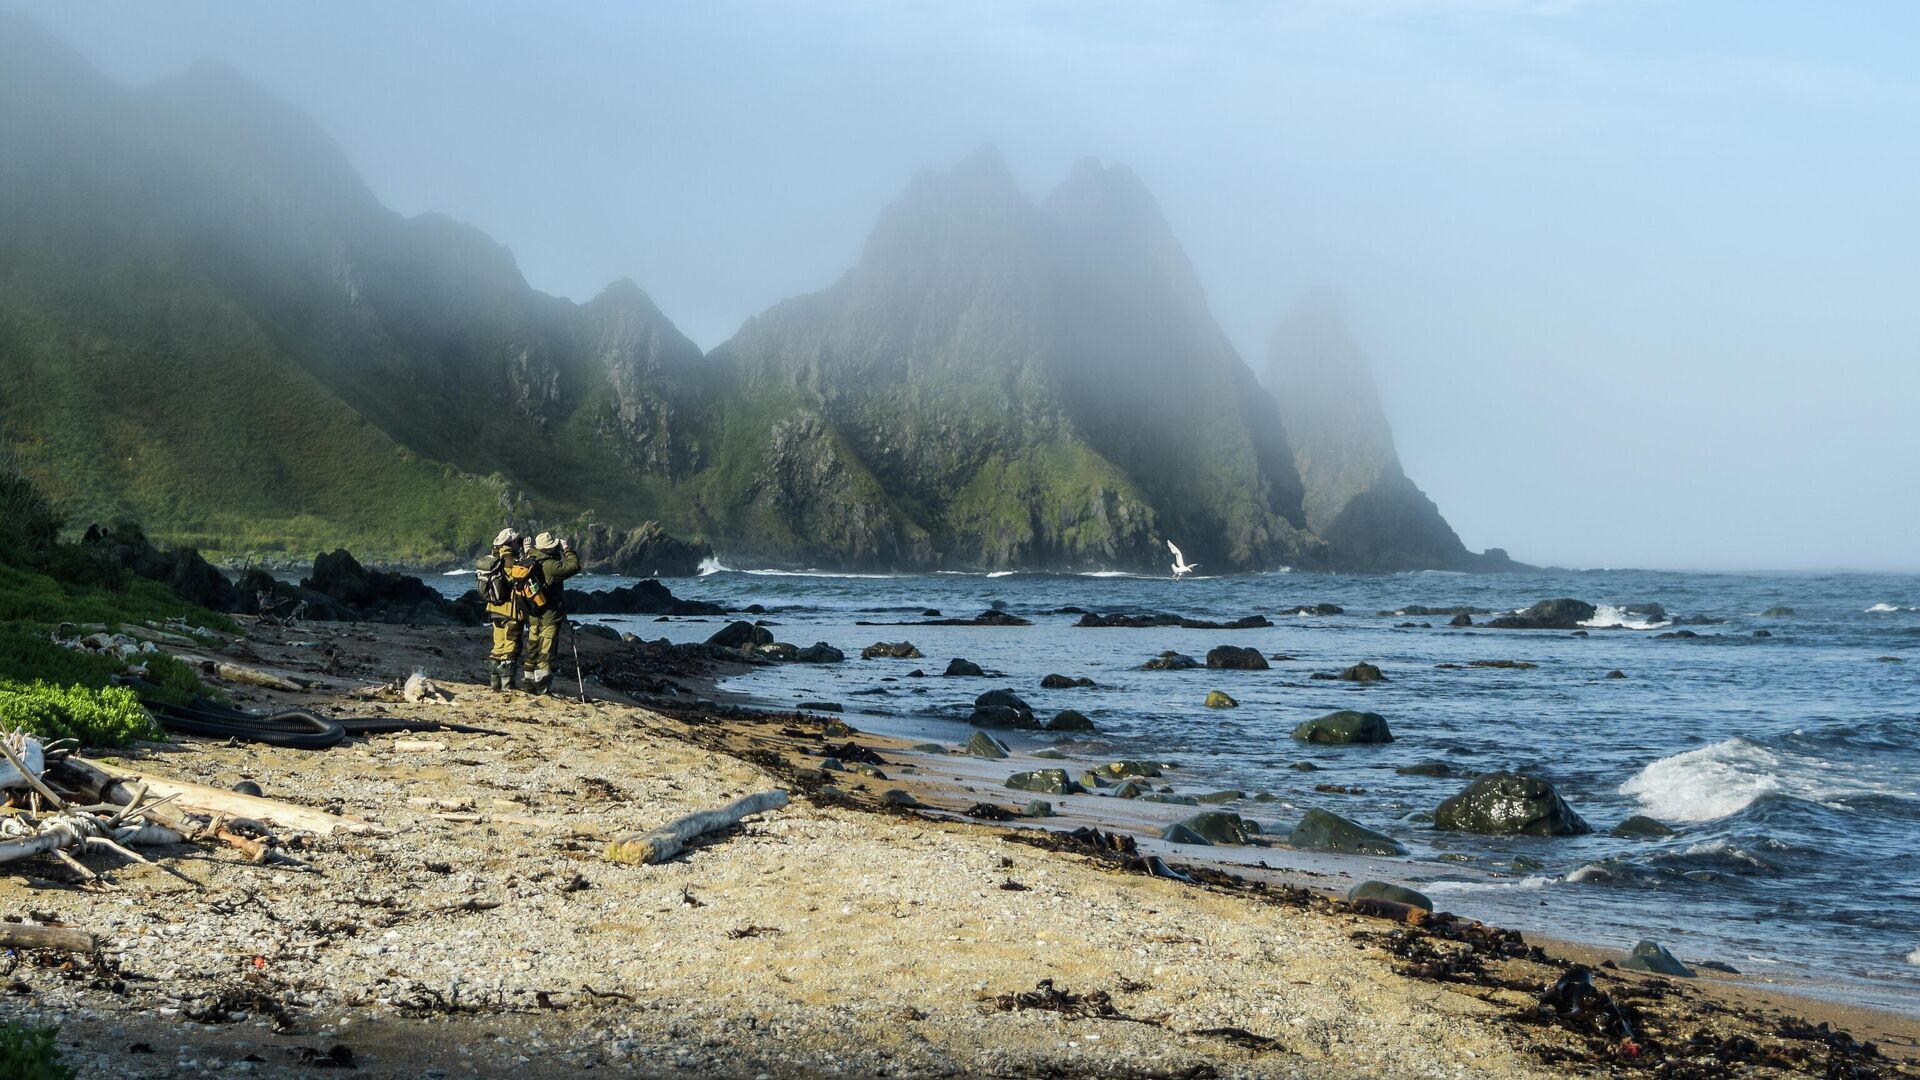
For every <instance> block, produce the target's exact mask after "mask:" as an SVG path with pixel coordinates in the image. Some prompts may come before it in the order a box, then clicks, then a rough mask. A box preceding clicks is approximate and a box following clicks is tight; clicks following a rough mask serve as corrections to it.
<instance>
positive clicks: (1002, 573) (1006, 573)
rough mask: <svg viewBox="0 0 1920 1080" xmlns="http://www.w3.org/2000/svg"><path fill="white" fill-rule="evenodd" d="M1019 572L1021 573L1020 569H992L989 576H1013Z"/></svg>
mask: <svg viewBox="0 0 1920 1080" xmlns="http://www.w3.org/2000/svg"><path fill="white" fill-rule="evenodd" d="M1017 573H1019V571H1018V570H991V571H988V573H987V576H988V577H1012V576H1013V575H1015V574H1017Z"/></svg>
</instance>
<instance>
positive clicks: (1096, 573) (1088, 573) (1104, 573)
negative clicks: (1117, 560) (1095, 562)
mask: <svg viewBox="0 0 1920 1080" xmlns="http://www.w3.org/2000/svg"><path fill="white" fill-rule="evenodd" d="M1079 576H1080V577H1138V576H1139V575H1138V574H1132V573H1128V572H1127V571H1125V570H1082V571H1081V572H1080V575H1079Z"/></svg>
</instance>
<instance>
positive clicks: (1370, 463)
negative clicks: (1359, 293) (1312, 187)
mask: <svg viewBox="0 0 1920 1080" xmlns="http://www.w3.org/2000/svg"><path fill="white" fill-rule="evenodd" d="M1261 381H1262V382H1263V383H1264V385H1265V386H1266V389H1267V391H1268V392H1269V393H1271V394H1272V395H1273V397H1274V400H1275V401H1276V402H1278V403H1279V407H1280V415H1281V417H1282V419H1283V421H1284V422H1285V424H1286V430H1287V436H1288V439H1289V440H1290V443H1291V446H1292V449H1293V458H1294V462H1295V464H1296V466H1297V467H1298V469H1299V473H1300V480H1301V483H1302V485H1303V487H1304V495H1303V496H1302V499H1301V508H1302V511H1303V512H1304V513H1305V515H1306V520H1307V526H1308V528H1310V529H1312V530H1313V531H1314V533H1316V534H1317V535H1319V536H1320V537H1321V538H1322V539H1324V540H1325V541H1326V542H1327V544H1328V558H1329V560H1330V561H1331V562H1332V563H1333V565H1335V566H1338V567H1340V568H1341V569H1344V570H1354V571H1370V572H1387V571H1399V570H1423V569H1427V570H1449V569H1450V570H1497V569H1503V568H1507V567H1509V566H1511V565H1512V564H1511V562H1510V560H1508V559H1507V558H1506V555H1505V553H1504V552H1498V551H1489V552H1487V553H1486V554H1484V555H1474V554H1473V553H1471V552H1469V551H1468V550H1467V549H1466V546H1465V545H1464V544H1462V543H1461V542H1460V537H1459V536H1458V535H1457V534H1455V533H1454V531H1453V528H1452V526H1450V525H1448V524H1447V522H1446V519H1445V518H1443V517H1441V516H1440V510H1439V508H1438V507H1436V506H1434V504H1433V501H1432V500H1430V499H1428V498H1427V496H1426V494H1425V493H1424V492H1422V491H1421V490H1420V489H1419V488H1418V487H1417V486H1415V485H1414V483H1413V481H1412V480H1409V479H1408V478H1407V476H1406V473H1405V472H1403V471H1402V470H1401V466H1400V457H1399V454H1398V452H1397V451H1396V450H1395V449H1394V445H1393V432H1392V429H1391V428H1390V427H1389V426H1388V424H1387V417H1386V413H1385V411H1384V410H1382V408H1381V406H1380V396H1379V392H1378V391H1377V390H1376V389H1375V387H1374V382H1373V373H1372V371H1371V368H1370V365H1369V364H1368V362H1367V358H1366V356H1365V355H1364V354H1363V353H1362V352H1361V350H1360V346H1359V345H1358V344H1357V343H1356V342H1355V341H1354V337H1353V333H1352V331H1351V330H1350V329H1349V327H1348V323H1347V310H1346V301H1345V300H1344V299H1343V298H1342V297H1341V296H1340V295H1339V294H1338V293H1335V292H1333V291H1330V290H1329V291H1321V292H1317V293H1314V294H1312V295H1310V296H1308V297H1306V298H1305V299H1303V300H1301V301H1300V303H1299V304H1297V305H1296V306H1295V307H1294V309H1293V311H1292V312H1291V313H1289V314H1288V316H1287V317H1286V318H1285V319H1284V320H1282V321H1281V323H1280V325H1279V326H1278V327H1276V328H1275V329H1274V331H1273V334H1272V335H1271V336H1270V337H1269V338H1268V340H1267V360H1266V370H1265V373H1264V374H1263V375H1262V378H1261Z"/></svg>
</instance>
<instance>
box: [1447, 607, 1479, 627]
mask: <svg viewBox="0 0 1920 1080" xmlns="http://www.w3.org/2000/svg"><path fill="white" fill-rule="evenodd" d="M1447 625H1448V626H1472V625H1473V616H1471V615H1469V614H1467V613H1466V612H1464V611H1463V612H1461V613H1460V614H1458V615H1455V616H1454V617H1453V619H1452V620H1451V621H1449V622H1448V623H1447Z"/></svg>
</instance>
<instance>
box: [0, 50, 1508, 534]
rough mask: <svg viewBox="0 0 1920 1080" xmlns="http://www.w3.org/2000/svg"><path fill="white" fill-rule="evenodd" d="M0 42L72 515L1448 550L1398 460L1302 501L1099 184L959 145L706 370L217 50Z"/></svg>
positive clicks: (46, 393) (1112, 195) (1154, 238)
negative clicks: (469, 222)
mask: <svg viewBox="0 0 1920 1080" xmlns="http://www.w3.org/2000/svg"><path fill="white" fill-rule="evenodd" d="M0 28H4V31H5V32H4V33H3V34H0V61H4V63H0V90H4V95H5V100H6V104H5V106H4V108H0V180H4V181H5V184H4V190H3V191H0V259H3V260H4V262H0V267H3V270H0V272H4V275H5V280H4V289H3V290H0V358H3V359H4V363H5V365H6V368H7V372H6V373H7V376H8V380H9V385H10V386H11V387H13V388H14V389H13V392H10V393H9V394H8V395H7V397H6V398H5V400H4V402H0V425H4V430H5V433H6V438H7V441H8V442H9V444H10V445H12V446H14V447H15V448H16V449H17V451H18V453H19V455H20V457H21V460H22V461H23V463H24V465H25V466H26V467H27V468H28V469H29V471H31V472H32V473H33V474H34V475H35V476H36V477H37V478H38V479H40V480H42V481H43V482H45V483H47V484H48V485H49V487H51V488H52V489H53V490H54V491H55V492H56V494H57V496H58V497H59V498H60V500H61V501H62V503H63V504H64V505H65V506H67V507H68V508H70V509H71V510H72V511H73V512H74V513H75V514H76V516H81V517H95V518H100V519H108V518H112V517H117V516H132V517H134V518H137V519H139V520H141V521H143V522H145V523H146V524H147V525H148V526H149V528H150V529H151V531H152V532H153V533H154V534H155V535H157V536H159V537H162V538H165V539H168V540H174V541H178V542H183V543H192V544H196V545H199V546H204V547H208V548H210V549H214V550H217V551H223V552H232V553H240V552H250V551H273V550H285V551H296V552H298V551H302V550H303V549H311V548H313V547H323V546H328V545H331V544H335V543H340V544H345V545H347V546H350V547H354V548H355V549H356V550H360V551H363V552H367V553H369V554H371V555H374V556H376V557H388V558H412V559H427V558H437V557H446V556H451V555H454V554H459V553H462V552H465V551H467V550H469V549H471V548H472V547H473V545H475V544H476V543H478V542H480V540H481V538H483V537H484V536H485V535H487V534H489V533H490V532H491V527H492V526H491V523H493V522H496V521H497V519H498V518H499V516H500V515H501V514H502V513H504V512H509V511H510V512H513V513H515V514H519V515H523V516H525V515H531V516H538V517H541V518H542V519H544V520H553V521H566V520H571V519H574V518H578V517H580V516H581V515H591V516H593V517H594V518H595V519H597V520H599V521H602V522H608V523H611V524H615V525H617V526H621V527H629V526H632V525H636V524H638V523H639V522H640V521H641V520H647V519H657V520H658V521H660V522H661V523H662V524H663V525H665V526H666V527H667V528H668V529H669V530H671V531H673V532H676V533H679V534H682V535H689V536H697V537H702V538H705V539H708V540H710V541H711V542H712V543H713V544H714V545H715V547H716V548H717V549H718V550H719V551H720V552H722V554H723V555H736V556H738V557H740V558H745V559H752V560H758V561H766V562H770V563H776V564H782V565H819V566H839V567H886V568H900V569H926V568H935V567H942V568H1013V567H1048V568H1091V567H1125V568H1149V567H1159V566H1161V565H1162V564H1163V563H1164V561H1165V548H1164V542H1165V540H1167V539H1169V538H1171V539H1175V540H1177V542H1179V543H1180V544H1181V545H1182V547H1183V549H1184V550H1185V551H1186V552H1187V554H1188V558H1189V559H1191V560H1194V561H1200V562H1204V563H1207V564H1210V566H1211V567H1212V568H1218V569H1222V570H1225V569H1259V568H1268V567H1273V566H1277V565H1294V566H1300V567H1303V568H1348V569H1365V570H1379V569H1409V568H1416V567H1435V568H1464V567H1466V566H1468V565H1474V564H1475V563H1476V562H1477V561H1478V559H1479V557H1476V556H1471V555H1469V554H1468V553H1466V552H1465V549H1464V548H1462V547H1461V546H1460V545H1459V541H1458V539H1457V537H1455V536H1454V535H1453V533H1452V531H1451V529H1448V528H1447V527H1446V525H1445V522H1444V521H1442V520H1440V518H1439V515H1438V512H1437V510H1434V509H1433V508H1432V504H1431V503H1430V502H1427V501H1426V500H1425V497H1424V496H1422V495H1420V493H1419V492H1418V489H1417V488H1414V487H1413V486H1412V485H1411V483H1410V482H1408V481H1405V478H1404V476H1403V475H1401V474H1400V473H1399V469H1398V464H1397V461H1395V462H1394V463H1393V464H1392V465H1391V467H1390V468H1382V469H1380V470H1376V471H1377V472H1378V473H1379V476H1378V482H1377V483H1375V484H1374V485H1372V486H1371V487H1368V488H1366V489H1365V490H1358V491H1355V492H1352V493H1349V494H1347V496H1346V497H1345V498H1344V499H1342V498H1340V497H1339V493H1338V492H1336V493H1334V494H1332V495H1329V494H1328V493H1327V492H1326V491H1323V490H1320V488H1319V486H1323V485H1324V484H1326V483H1338V484H1339V485H1342V487H1341V490H1342V491H1345V489H1346V488H1347V487H1351V486H1352V484H1351V483H1350V482H1349V481H1348V480H1347V479H1345V478H1346V477H1347V476H1348V470H1343V469H1342V468H1339V467H1331V468H1330V467H1328V455H1329V454H1333V453H1336V452H1339V444H1337V443H1336V442H1333V441H1329V440H1326V439H1323V438H1321V437H1320V436H1319V434H1318V432H1320V431H1322V430H1323V429H1324V427H1325V425H1320V426H1319V427H1316V426H1315V417H1316V416H1317V411H1316V410H1317V408H1318V406H1303V405H1302V403H1301V402H1297V401H1292V400H1289V399H1288V398H1286V397H1284V396H1283V397H1282V398H1281V399H1280V400H1278V401H1276V399H1275V397H1274V396H1272V395H1269V394H1268V393H1265V392H1262V391H1261V390H1260V388H1259V385H1258V383H1257V382H1256V380H1255V379H1254V376H1253V374H1252V371H1251V370H1250V369H1249V368H1248V367H1247V365H1246V364H1245V363H1243V362H1242V360H1241V358H1240V357H1239V356H1238V355H1237V353H1236V352H1235V351H1234V350H1233V348H1232V346H1231V345H1230V344H1229V343H1228V342H1227V339H1226V336H1225V334H1224V333H1223V332H1222V331H1221V330H1220V327H1219V326H1218V325H1217V323H1216V322H1215V321H1214V319H1213V317H1212V315H1211V314H1210V313H1209V311H1208V309H1207V304H1206V300H1205V296H1204V293H1203V291H1202V290H1201V287H1200V285H1199V282H1198V280H1197V279H1196V278H1195V277H1194V275H1193V272H1192V268H1191V266H1190V265H1189V263H1188V260H1187V257H1186V255H1185V254H1184V252H1183V251H1182V249H1181V247H1180V245H1179V243H1178V241H1177V240H1176V239H1175V238H1174V236H1173V234H1172V231H1171V229H1170V228H1169V227H1168V225H1167V223H1166V221H1165V219H1164V217H1163V216H1162V215H1161V213H1160V211H1159V209H1158V207H1157V205H1156V204H1155V202H1154V200H1153V198H1152V196H1151V194H1150V193H1148V192H1147V190H1146V188H1145V187H1144V185H1142V184H1141V183H1140V181H1139V180H1138V178H1137V177H1135V176H1134V175H1133V174H1132V172H1131V171H1130V170H1127V169H1126V168H1125V167H1123V166H1117V165H1115V166H1102V165H1100V164H1098V163H1096V162H1091V161H1083V162H1081V163H1079V164H1077V165H1076V166H1075V167H1074V169H1073V171H1072V173H1071V175H1070V176H1069V178H1068V179H1067V180H1066V181H1065V182H1064V183H1062V184H1061V186H1060V187H1059V188H1058V189H1057V190H1056V191H1054V192H1053V193H1052V194H1051V195H1050V196H1049V197H1047V198H1046V199H1044V200H1041V201H1040V202H1039V203H1037V204H1036V203H1034V202H1032V201H1030V200H1029V199H1027V198H1026V196H1025V195H1024V194H1023V193H1022V192H1021V191H1020V189H1019V187H1018V186H1017V185H1016V184H1015V182H1014V181H1013V179H1012V177H1011V175H1010V173H1009V172H1008V171H1007V168H1006V165H1005V163H1004V162H1003V161H1002V160H1001V159H1000V156H999V154H998V152H997V151H995V150H993V149H992V148H991V147H987V148H983V149H982V150H980V151H977V152H976V153H975V154H973V155H971V156H969V157H968V158H967V159H965V160H963V161H962V162H961V163H959V164H958V165H956V166H955V167H954V168H953V169H951V170H948V171H946V172H936V171H923V172H922V173H921V174H920V175H918V176H917V177H916V178H915V179H914V180H913V182H912V183H911V184H910V185H909V188H908V190H907V192H906V194H905V195H903V197H902V198H901V199H900V200H899V201H898V202H897V203H895V204H894V205H893V206H892V207H890V208H889V209H888V210H887V211H886V212H885V213H883V214H882V216H881V219H880V221H879V223H878V225H877V226H876V227H875V228H874V230H873V232H872V234H871V235H870V237H869V239H868V242H867V244H866V247H865V249H864V251H863V253H862V255H861V258H860V259H859V260H858V262H857V263H856V264H855V265H854V266H853V267H852V268H851V269H849V270H848V271H847V272H846V273H845V274H844V275H843V276H842V277H841V278H840V280H839V281H837V282H835V283H834V284H833V285H831V286H829V287H828V288H826V289H824V290H822V291H820V292H817V293H813V294H809V295H806V296H801V297H796V298H793V299H789V300H786V301H783V302H781V303H779V304H776V305H775V306H774V307H772V308H770V309H769V310H767V311H766V312H763V313H762V314H760V315H757V316H754V317H753V318H751V319H749V320H747V322H746V323H745V324H744V325H743V326H742V327H741V329H740V330H739V332H738V333H736V334H735V335H734V336H733V337H732V338H731V339H729V340H728V341H726V342H724V343H722V344H721V345H719V346H717V347H716V348H714V349H713V350H712V351H711V352H710V353H708V354H706V355H705V356H703V355H702V354H701V352H700V350H699V349H698V347H697V346H695V345H694V344H693V343H692V342H691V341H689V340H687V339H686V337H685V336H684V335H681V334H680V333H679V332H678V331H677V330H676V329H674V327H673V325H672V322H671V321H670V320H669V319H668V318H667V316H666V315H664V314H663V313H661V312H660V311H659V309H658V308H657V307H656V306H655V305H654V304H653V302H652V300H651V299H650V298H649V297H648V296H647V294H646V293H645V292H644V291H643V290H642V289H641V288H640V287H639V286H638V285H636V284H635V283H633V282H631V281H621V282H616V283H615V284H613V285H610V286H608V287H607V289H606V290H604V291H603V292H602V293H601V294H600V295H599V296H597V297H595V298H594V299H593V300H590V301H588V302H587V303H585V304H574V303H572V302H569V301H566V300H561V299H557V298H554V297H550V296H547V295H544V294H542V293H540V292H538V291H536V290H534V289H532V288H531V287H530V286H529V285H528V283H527V282H526V281H525V279H524V277H523V276H522V275H521V274H520V272H519V270H518V267H517V266H516V264H515V262H514V259H513V257H512V255H511V254H510V253H509V252H508V251H507V250H506V249H505V248H504V247H503V246H501V245H499V244H497V243H495V242H494V241H492V240H491V239H489V238H488V237H486V236H485V235H484V234H483V233H481V232H480V231H479V230H477V229H474V228H472V227H470V226H466V225H462V224H458V223H455V222H453V221H451V220H449V219H447V218H444V217H440V216H438V215H433V214H423V215H420V216H416V217H412V218H404V217H401V216H400V215H398V214H395V213H393V212H392V211H390V210H387V209H386V208H385V207H383V206H381V205H380V203H379V202H378V200H377V199H376V198H375V197H374V196H373V195H372V193H371V192H370V191H369V190H368V188H367V187H366V185H365V184H364V182H362V181H361V179H360V177H359V176H358V174H357V173H356V172H355V170H354V169H353V168H352V166H351V164H350V163H349V162H348V161H347V160H346V158H345V156H344V155H343V154H342V153H341V152H340V150H339V148H338V147H337V145H335V144H334V143H333V142H332V140H331V139H329V138H328V137H327V136H326V135H325V133H324V132H322V131H321V130H320V129H319V128H318V127H317V126H315V125H314V124H313V123H312V122H311V120H309V119H308V118H307V117H305V116H304V115H302V114H301V113H300V112H298V111H297V110H295V109H293V108H292V107H290V106H288V105H286V104H284V103H282V102H280V101H278V100H276V99H274V98H273V97H272V96H270V95H268V94H265V93H264V92H262V91H260V90H258V89H257V88H256V87H254V86H252V85H251V84H249V83H247V82H246V81H245V80H243V79H241V78H240V77H239V76H237V75H235V74H234V73H233V72H231V71H230V70H228V69H226V68H224V67H221V66H219V65H213V64H202V65H196V66H195V67H194V68H193V69H192V70H190V71H189V72H187V73H186V74H184V75H181V76H178V77H175V78H172V79H168V80H164V81H162V82H160V83H157V84H155V85H153V86H149V87H145V88H129V87H124V86H121V85H118V84H115V83H113V82H111V81H110V80H107V79H106V78H104V77H103V76H101V75H99V74H98V73H97V72H95V71H93V70H92V69H91V68H90V67H88V66H87V65H86V64H85V63H84V62H83V61H81V60H80V59H79V58H78V57H77V56H75V55H73V54H72V52H71V51H70V50H67V49H66V48H65V47H64V46H62V45H60V44H59V43H58V42H55V41H53V40H52V39H51V38H49V37H47V36H46V35H44V34H42V33H40V32H39V31H38V30H36V29H33V28H32V27H31V24H28V23H26V22H24V21H23V20H19V19H17V18H11V17H4V16H0ZM1269 385H1270V386H1272V385H1274V384H1273V383H1272V381H1271V380H1270V382H1269ZM1303 397H1304V395H1303ZM1327 404H1328V405H1329V407H1330V408H1331V406H1332V405H1333V404H1336V402H1331V401H1330V402H1328V403H1327ZM1303 407H1304V408H1305V410H1306V411H1304V412H1302V411H1301V409H1302V408H1303ZM1372 408H1373V411H1374V412H1375V413H1376V414H1377V413H1378V404H1377V402H1375V403H1374V404H1373V406H1372ZM1380 425H1381V431H1382V432H1384V419H1383V418H1382V419H1381V421H1380ZM1295 426H1298V427H1300V428H1301V429H1302V430H1303V431H1307V432H1309V433H1311V434H1310V438H1309V441H1308V442H1306V443H1297V442H1296V441H1293V440H1290V439H1289V434H1288V433H1289V430H1290V429H1291V428H1293V427H1295ZM1385 437H1386V439H1387V444H1388V446H1389V449H1390V446H1391V436H1390V435H1386V436H1385ZM1303 451H1304V453H1303ZM1362 471H1363V472H1364V469H1363V470H1362ZM1303 477H1304V483H1303ZM1325 477H1337V478H1340V479H1338V480H1337V481H1329V480H1325V479H1324V478H1325ZM1334 503H1339V504H1341V505H1342V507H1343V509H1342V510H1341V511H1340V512H1338V513H1337V514H1336V516H1335V517H1333V518H1331V519H1327V520H1325V521H1322V522H1321V523H1320V524H1319V525H1318V526H1316V522H1315V520H1314V508H1315V507H1320V506H1325V505H1332V504H1334Z"/></svg>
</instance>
